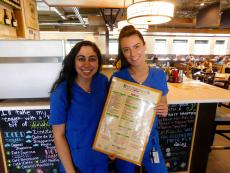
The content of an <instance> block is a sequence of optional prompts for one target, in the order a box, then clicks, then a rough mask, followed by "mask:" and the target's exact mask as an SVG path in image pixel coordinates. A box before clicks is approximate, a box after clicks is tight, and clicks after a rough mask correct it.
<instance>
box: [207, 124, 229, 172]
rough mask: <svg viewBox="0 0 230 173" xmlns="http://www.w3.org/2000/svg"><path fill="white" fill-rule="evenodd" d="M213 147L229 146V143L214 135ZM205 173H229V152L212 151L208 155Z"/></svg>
mask: <svg viewBox="0 0 230 173" xmlns="http://www.w3.org/2000/svg"><path fill="white" fill-rule="evenodd" d="M229 128H230V127H228V129H229ZM228 136H230V134H229V135H228ZM214 145H228V146H230V141H228V140H227V139H225V138H223V137H221V136H219V135H215V139H214ZM206 173H230V150H212V151H211V152H210V154H209V160H208V166H207V171H206Z"/></svg>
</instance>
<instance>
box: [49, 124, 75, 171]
mask: <svg viewBox="0 0 230 173" xmlns="http://www.w3.org/2000/svg"><path fill="white" fill-rule="evenodd" d="M63 130H64V129H63V127H60V126H59V127H58V126H56V127H54V126H53V136H54V143H55V146H56V149H57V152H58V156H59V158H60V160H61V162H62V164H63V166H64V168H65V171H66V172H67V173H76V170H75V168H74V164H73V161H72V158H71V154H70V149H69V145H68V143H67V140H66V137H65V133H64V131H65V130H64V131H63Z"/></svg>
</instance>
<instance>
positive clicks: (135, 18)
mask: <svg viewBox="0 0 230 173" xmlns="http://www.w3.org/2000/svg"><path fill="white" fill-rule="evenodd" d="M173 15H174V0H162V1H161V0H149V1H141V2H136V3H134V1H133V4H131V5H129V6H128V8H127V20H128V22H129V23H132V24H147V25H153V24H161V23H166V22H169V21H170V20H171V19H172V17H173Z"/></svg>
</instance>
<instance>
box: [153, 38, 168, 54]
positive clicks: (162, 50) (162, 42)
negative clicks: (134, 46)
mask: <svg viewBox="0 0 230 173" xmlns="http://www.w3.org/2000/svg"><path fill="white" fill-rule="evenodd" d="M154 52H155V54H166V53H167V47H166V39H155V47H154Z"/></svg>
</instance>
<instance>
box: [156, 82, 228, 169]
mask: <svg viewBox="0 0 230 173" xmlns="http://www.w3.org/2000/svg"><path fill="white" fill-rule="evenodd" d="M168 86H169V93H168V103H169V114H168V117H167V119H164V118H160V119H159V133H160V141H161V147H162V150H163V153H164V155H165V158H166V161H167V159H169V160H170V159H172V160H174V161H175V163H177V164H176V166H175V165H174V166H172V167H171V168H170V169H171V171H172V172H174V171H175V172H178V171H179V172H183V173H187V172H189V173H198V172H199V173H205V172H206V166H207V161H208V155H209V152H210V147H211V145H212V142H213V139H214V132H215V126H214V120H215V115H216V108H217V103H219V102H230V90H225V89H222V88H218V87H216V86H212V85H209V84H205V83H202V82H200V81H196V80H191V79H185V80H184V82H183V83H168ZM189 105H190V106H189ZM191 108H192V109H193V111H191ZM195 110H196V113H195ZM162 124H163V125H162ZM164 124H170V125H167V127H165V126H164ZM165 129H169V130H168V132H165V131H167V130H165ZM178 129H179V132H178ZM183 131H184V133H183ZM188 131H189V133H187V132H188ZM174 132H175V133H174ZM178 133H179V135H178ZM164 136H167V138H169V139H168V140H169V141H170V140H171V142H168V143H167V142H166V144H165V141H164V139H163V137H164ZM171 136H173V137H171ZM190 136H192V138H190ZM170 144H172V148H170V147H167V145H170ZM164 145H166V147H164ZM183 145H184V146H183ZM178 147H180V148H179V149H178ZM167 149H168V150H169V149H173V150H175V151H177V152H178V153H180V152H181V151H183V152H184V153H183V152H182V153H181V155H180V154H178V153H176V156H175V155H174V156H169V157H167V154H168V153H167V151H165V150H167ZM170 154H173V153H170ZM174 154H175V153H174ZM183 154H187V155H188V157H186V158H183ZM181 157H182V158H183V159H182V158H181ZM183 160H184V161H183ZM186 160H187V161H186ZM180 161H181V163H179V164H178V162H180ZM170 164H172V165H173V163H170ZM186 164H187V165H186ZM182 167H183V168H182ZM171 171H170V172H171Z"/></svg>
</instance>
